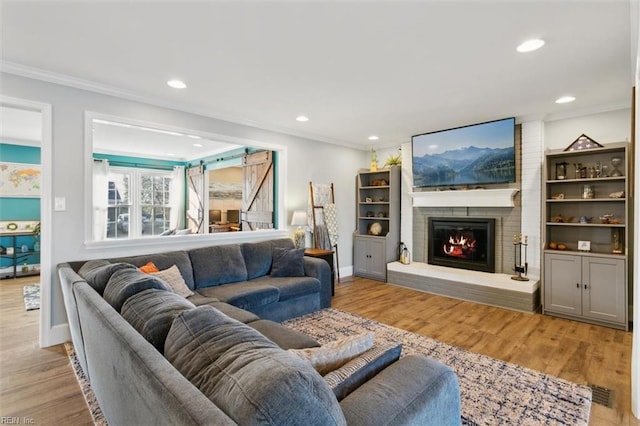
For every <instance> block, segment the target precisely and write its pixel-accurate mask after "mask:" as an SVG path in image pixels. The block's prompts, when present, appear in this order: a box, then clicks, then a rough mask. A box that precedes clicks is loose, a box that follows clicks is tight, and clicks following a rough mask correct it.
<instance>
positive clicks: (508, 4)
mask: <svg viewBox="0 0 640 426" xmlns="http://www.w3.org/2000/svg"><path fill="white" fill-rule="evenodd" d="M630 7H631V5H630V0H609V1H606V0H602V1H588V0H584V1H571V0H555V1H549V0H540V1H525V0H510V1H504V0H502V1H501V0H495V1H489V0H466V1H455V0H454V1H411V2H393V1H384V2H372V1H351V2H347V1H332V2H328V1H327V2H323V1H298V2H293V1H281V2H274V1H261V2H258V1H248V2H239V1H236V2H227V1H224V2H222V1H196V2H178V1H173V2H172V1H162V2H160V1H157V2H149V1H145V2H143V1H131V2H97V1H85V2H79V1H71V2H59V1H46V2H36V1H27V2H22V1H20V2H19V1H6V0H3V1H2V30H1V31H2V60H3V69H4V70H6V71H9V72H18V71H16V70H25V69H37V70H44V71H46V72H48V73H53V74H58V75H62V76H66V77H70V78H71V80H69V81H73V79H80V80H82V81H83V82H85V83H86V82H87V81H88V82H93V83H96V84H98V85H100V86H101V87H103V88H104V87H111V88H114V89H118V90H120V91H121V92H123V93H127V94H131V96H137V97H144V98H146V99H149V100H150V101H152V102H157V103H161V104H165V105H166V104H170V105H173V106H174V107H176V108H180V109H184V110H187V111H192V112H197V113H201V114H205V115H209V116H213V117H217V118H222V119H227V120H231V121H235V122H240V123H246V124H252V125H256V126H259V127H263V128H268V129H275V130H280V131H284V132H288V133H291V134H296V135H302V136H309V137H312V138H315V139H318V140H323V141H328V142H333V143H339V144H344V145H348V146H356V147H361V148H363V149H367V148H369V147H371V146H378V147H382V146H394V145H398V144H399V143H402V142H406V141H408V140H409V139H410V137H411V135H413V134H418V133H424V132H428V131H433V130H439V129H444V128H449V127H454V126H460V125H465V124H472V123H477V122H481V121H488V120H494V119H499V118H504V117H509V116H515V117H517V118H519V119H520V120H523V119H530V118H535V119H543V118H549V117H552V118H553V117H561V116H565V115H566V116H568V115H572V114H579V113H580V114H582V113H587V112H597V111H603V110H612V109H618V108H625V107H629V106H630V104H631V87H632V85H633V81H632V63H633V61H632V58H635V54H632V52H634V53H635V46H631V39H632V37H631V31H632V26H635V23H632V20H631V16H632V13H631V10H630ZM636 30H637V29H635V28H634V30H633V31H636ZM531 37H542V38H544V39H545V40H546V45H545V47H543V48H542V49H541V50H539V51H536V52H533V53H529V54H520V53H517V52H516V50H515V48H516V45H518V44H519V43H520V42H522V41H524V40H526V39H528V38H531ZM171 78H179V79H182V80H184V81H185V82H186V83H187V85H188V87H187V88H186V89H184V90H175V89H171V88H169V87H168V86H167V85H166V81H167V80H169V79H171ZM567 94H571V95H573V96H575V97H576V98H577V100H576V101H575V102H573V103H571V104H563V105H558V104H555V103H554V100H555V99H556V98H557V97H559V96H562V95H567ZM299 114H304V115H307V116H308V117H309V118H310V120H309V121H308V122H306V123H299V122H297V121H295V117H296V116H297V115H299ZM371 134H376V135H378V136H379V137H380V139H379V140H378V141H377V142H371V141H369V140H368V139H367V137H368V136H369V135H371Z"/></svg>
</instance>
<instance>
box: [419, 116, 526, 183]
mask: <svg viewBox="0 0 640 426" xmlns="http://www.w3.org/2000/svg"><path fill="white" fill-rule="evenodd" d="M411 148H412V162H413V186H414V187H442V186H472V187H473V186H481V185H488V184H496V183H508V182H515V181H516V155H515V118H513V117H512V118H504V119H501V120H495V121H488V122H484V123H478V124H472V125H469V126H462V127H456V128H453V129H447V130H439V131H436V132H430V133H423V134H420V135H415V136H412V137H411Z"/></svg>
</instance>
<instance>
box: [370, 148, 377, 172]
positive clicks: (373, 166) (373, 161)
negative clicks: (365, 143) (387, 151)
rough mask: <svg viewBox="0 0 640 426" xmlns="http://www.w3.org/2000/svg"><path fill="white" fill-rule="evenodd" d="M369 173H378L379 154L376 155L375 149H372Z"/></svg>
mask: <svg viewBox="0 0 640 426" xmlns="http://www.w3.org/2000/svg"><path fill="white" fill-rule="evenodd" d="M369 171H372V172H377V171H378V154H376V150H375V149H371V167H370V168H369Z"/></svg>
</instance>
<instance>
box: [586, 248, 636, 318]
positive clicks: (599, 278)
mask: <svg viewBox="0 0 640 426" xmlns="http://www.w3.org/2000/svg"><path fill="white" fill-rule="evenodd" d="M624 265H625V261H624V259H609V258H600V257H584V258H583V259H582V282H583V292H582V315H584V316H585V317H588V318H593V319H597V320H601V321H607V322H617V323H621V324H624V323H625V321H626V320H627V319H626V315H625V313H626V306H627V300H626V291H625V283H626V279H625V267H624Z"/></svg>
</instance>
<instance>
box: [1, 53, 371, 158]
mask: <svg viewBox="0 0 640 426" xmlns="http://www.w3.org/2000/svg"><path fill="white" fill-rule="evenodd" d="M0 71H1V72H4V73H8V74H14V75H17V76H20V77H26V78H31V79H34V80H40V81H45V82H47V83H54V84H59V85H62V86H68V87H73V88H75V89H81V90H86V91H89V92H94V93H99V94H102V95H107V96H113V97H116V98H122V99H126V100H130V101H135V102H140V103H144V104H148V105H153V106H157V107H162V108H167V109H172V110H176V111H181V112H186V113H189V114H196V115H201V116H204V117H208V118H213V119H216V120H221V121H227V122H230V123H234V124H239V125H243V126H249V127H254V128H257V129H261V130H266V131H270V132H277V133H282V134H285V135H290V136H296V137H300V138H304V139H308V140H310V141H316V142H324V143H328V144H332V145H337V146H341V147H346V148H352V149H357V150H363V149H365V150H366V149H368V148H363V147H362V146H361V145H359V144H354V143H351V142H347V141H341V140H336V139H332V138H327V137H325V136H321V135H317V134H313V133H307V132H301V131H299V130H295V129H291V128H288V127H283V126H275V125H273V124H269V123H264V122H260V121H255V120H250V119H247V118H245V117H238V116H233V115H229V114H225V113H222V112H220V111H214V110H211V109H207V108H194V107H193V106H190V105H187V104H180V103H176V102H169V101H167V100H165V99H161V98H157V97H154V96H147V95H142V94H140V93H138V92H135V91H133V90H126V89H121V88H119V87H115V86H110V85H106V84H101V83H97V82H95V81H91V80H85V79H82V78H78V77H73V76H70V75H66V74H59V73H55V72H52V71H47V70H43V69H40V68H35V67H29V66H26V65H22V64H18V63H15V62H9V61H0Z"/></svg>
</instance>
